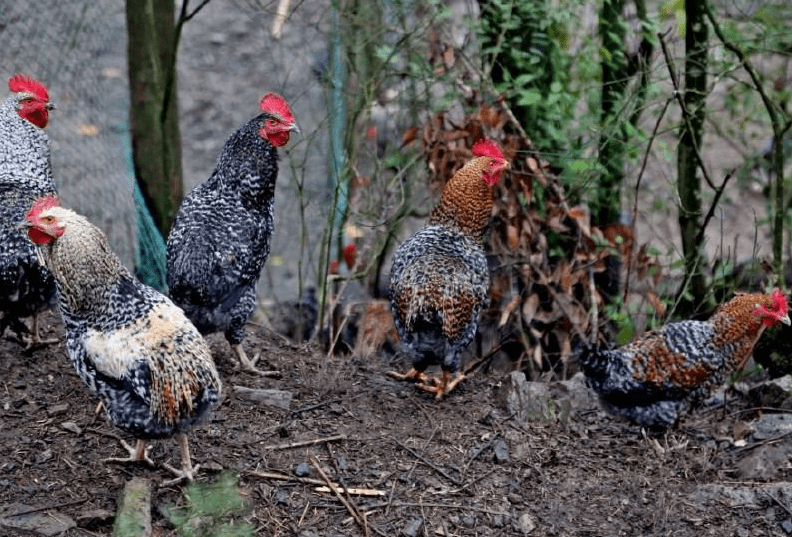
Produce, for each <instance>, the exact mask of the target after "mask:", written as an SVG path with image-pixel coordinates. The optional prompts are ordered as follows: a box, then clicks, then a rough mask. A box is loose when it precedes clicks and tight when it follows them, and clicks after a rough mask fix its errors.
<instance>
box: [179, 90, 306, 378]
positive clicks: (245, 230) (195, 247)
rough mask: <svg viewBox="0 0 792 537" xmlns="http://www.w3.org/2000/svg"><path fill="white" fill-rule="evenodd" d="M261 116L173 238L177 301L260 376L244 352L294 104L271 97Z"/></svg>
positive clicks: (234, 142) (200, 192)
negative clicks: (221, 334) (280, 154)
mask: <svg viewBox="0 0 792 537" xmlns="http://www.w3.org/2000/svg"><path fill="white" fill-rule="evenodd" d="M260 106H261V110H262V113H261V114H260V115H258V116H257V117H255V118H253V119H251V120H250V121H249V122H247V123H246V124H245V125H243V126H242V127H240V128H239V129H238V130H237V131H236V132H235V133H234V134H233V135H231V138H229V139H228V141H227V142H226V143H225V146H224V147H223V150H222V152H221V153H220V160H219V161H218V163H217V167H216V168H215V171H214V173H213V174H212V176H211V177H210V178H209V179H208V180H207V181H206V182H205V183H203V184H201V185H198V186H197V187H195V188H194V189H193V190H192V191H191V192H190V193H189V194H188V195H187V196H186V197H185V198H184V201H182V204H181V207H180V208H179V212H178V214H177V215H176V220H175V221H174V223H173V228H172V229H171V231H170V234H169V236H168V255H167V283H168V291H169V294H170V296H171V298H172V299H173V301H174V302H175V303H176V304H177V305H179V306H180V307H181V308H183V309H184V312H185V313H186V314H187V316H188V317H189V318H190V319H191V320H192V322H193V323H195V326H196V327H198V330H200V331H201V333H202V334H209V333H212V332H224V333H225V336H226V339H227V340H228V342H229V343H230V344H231V346H232V348H233V349H234V351H235V352H236V354H237V356H238V357H239V361H240V363H241V365H242V367H243V368H244V369H246V370H249V371H253V372H256V371H257V369H256V368H255V360H250V359H248V357H247V355H246V354H245V351H244V349H243V348H242V340H243V339H244V337H245V324H246V323H247V321H248V319H249V318H250V315H251V314H252V313H253V310H254V309H255V307H256V283H257V282H258V279H259V276H260V275H261V269H262V268H263V266H264V262H265V261H266V260H267V256H268V255H269V249H270V237H271V235H272V228H273V202H274V196H275V181H276V179H277V177H278V153H277V151H276V149H275V148H277V147H280V146H282V145H284V144H285V143H286V142H288V141H289V134H290V132H291V131H297V125H296V124H295V123H294V117H293V116H292V113H291V110H290V109H289V105H288V104H286V101H285V100H284V99H283V98H282V97H281V96H279V95H275V94H274V93H270V94H267V95H265V96H264V97H263V98H262V99H261V105H260Z"/></svg>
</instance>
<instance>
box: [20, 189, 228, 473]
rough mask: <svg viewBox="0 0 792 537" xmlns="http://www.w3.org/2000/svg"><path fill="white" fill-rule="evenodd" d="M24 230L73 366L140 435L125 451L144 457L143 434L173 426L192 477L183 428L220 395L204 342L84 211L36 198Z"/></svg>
mask: <svg viewBox="0 0 792 537" xmlns="http://www.w3.org/2000/svg"><path fill="white" fill-rule="evenodd" d="M26 220H27V225H28V236H29V238H30V240H31V241H32V242H33V243H35V244H36V245H37V252H38V253H39V255H40V256H41V258H42V260H43V262H44V263H45V264H46V266H47V267H48V268H49V269H50V271H51V272H52V274H53V275H54V277H55V280H56V283H57V289H58V304H59V307H60V312H61V316H62V317H63V323H64V325H65V327H66V348H67V350H68V353H69V358H70V359H71V361H72V363H73V364H74V367H75V369H76V370H77V373H78V375H79V376H80V378H82V380H83V381H84V382H85V383H86V384H87V385H88V388H89V389H90V391H91V392H92V393H94V394H95V395H97V396H98V397H99V399H100V400H101V401H102V403H103V405H104V409H105V412H106V413H107V416H108V417H109V418H110V420H111V421H112V422H113V423H114V424H115V425H116V426H118V427H119V428H121V429H123V430H124V431H126V432H128V433H130V434H131V435H133V436H135V437H136V438H137V439H138V444H137V447H136V449H132V448H130V447H129V446H126V444H124V445H125V447H127V449H129V451H130V459H122V460H144V459H145V460H147V461H148V462H151V461H149V460H148V459H147V458H146V456H145V449H144V448H145V441H146V440H148V439H155V438H169V437H172V436H175V437H176V439H177V441H178V443H179V445H180V447H181V450H182V468H181V470H176V469H175V468H171V467H170V466H167V465H166V467H167V468H168V469H169V470H170V471H172V472H174V473H175V474H176V475H177V476H178V477H179V478H187V479H192V476H193V472H194V469H193V467H192V463H191V459H190V452H189V449H188V445H187V436H186V433H187V432H188V431H189V430H190V429H191V428H192V427H193V426H194V425H195V424H197V423H199V422H200V421H202V420H204V419H206V417H207V416H208V414H209V412H210V411H211V410H213V409H214V408H215V406H216V405H217V402H218V399H219V397H220V379H219V377H218V374H217V371H216V369H215V366H214V363H213V362H212V356H211V354H210V352H209V348H208V346H207V345H206V343H205V342H204V340H203V338H202V336H201V334H200V333H199V332H198V330H197V329H196V328H195V327H194V326H193V325H192V323H190V321H189V320H188V319H187V317H185V315H184V312H183V311H182V310H181V309H180V308H178V307H177V306H176V305H174V304H173V302H171V301H170V299H168V298H167V297H166V296H164V295H162V294H161V293H159V292H157V291H155V290H154V289H152V288H150V287H147V286H145V285H143V284H141V283H139V282H138V281H137V280H135V278H134V277H133V276H132V275H131V274H130V273H129V271H127V269H126V268H124V266H123V265H122V264H121V262H120V261H119V259H118V257H116V255H115V254H113V253H112V252H111V251H110V249H109V247H108V244H107V239H106V237H105V235H104V234H103V233H102V232H101V231H100V230H99V229H98V228H96V227H95V226H94V225H92V224H91V223H90V222H89V221H88V220H87V219H86V218H85V217H83V216H80V215H78V214H76V213H74V212H73V211H70V210H68V209H64V208H62V207H59V206H58V201H57V199H56V198H54V197H47V198H42V199H40V200H38V201H37V202H36V203H35V204H34V205H33V207H32V208H31V209H30V212H29V213H28V214H27V216H26Z"/></svg>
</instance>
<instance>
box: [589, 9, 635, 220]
mask: <svg viewBox="0 0 792 537" xmlns="http://www.w3.org/2000/svg"><path fill="white" fill-rule="evenodd" d="M623 9H624V0H605V2H604V3H603V5H602V12H601V13H600V18H599V33H600V38H601V39H602V50H603V51H604V54H603V58H602V100H601V105H600V106H601V109H600V128H601V131H602V135H601V137H600V142H599V152H598V154H599V163H600V166H601V167H602V169H603V174H602V178H601V180H600V183H599V185H598V187H597V203H596V212H595V214H594V223H596V224H598V225H600V226H604V225H607V224H612V223H614V222H618V221H619V212H620V209H621V186H622V182H623V181H624V138H625V134H624V128H623V126H622V125H621V121H622V119H620V118H619V113H620V107H619V106H617V105H618V104H619V103H620V102H622V100H623V97H624V91H625V88H626V87H627V79H628V78H627V77H628V75H627V58H626V57H625V54H624V35H625V27H624V22H623V21H622V10H623ZM624 121H626V119H624Z"/></svg>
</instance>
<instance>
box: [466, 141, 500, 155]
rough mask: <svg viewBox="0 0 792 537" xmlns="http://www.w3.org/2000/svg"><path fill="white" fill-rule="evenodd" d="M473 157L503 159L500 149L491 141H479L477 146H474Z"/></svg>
mask: <svg viewBox="0 0 792 537" xmlns="http://www.w3.org/2000/svg"><path fill="white" fill-rule="evenodd" d="M473 156H474V157H492V158H501V159H502V158H503V153H502V152H501V150H500V147H498V144H496V143H495V142H493V141H491V140H479V141H478V142H476V143H475V144H473Z"/></svg>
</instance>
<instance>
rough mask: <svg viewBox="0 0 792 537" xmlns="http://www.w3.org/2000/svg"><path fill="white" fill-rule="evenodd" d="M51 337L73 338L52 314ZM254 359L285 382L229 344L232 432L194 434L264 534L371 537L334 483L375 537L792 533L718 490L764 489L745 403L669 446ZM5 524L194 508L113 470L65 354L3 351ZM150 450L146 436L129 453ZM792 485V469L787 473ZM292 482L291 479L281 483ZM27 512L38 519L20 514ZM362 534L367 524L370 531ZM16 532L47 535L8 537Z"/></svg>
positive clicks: (484, 383) (174, 452) (467, 398)
mask: <svg viewBox="0 0 792 537" xmlns="http://www.w3.org/2000/svg"><path fill="white" fill-rule="evenodd" d="M47 327H48V330H47V335H62V332H61V328H60V322H59V319H58V318H57V317H56V316H55V315H54V314H53V315H51V316H50V317H49V318H48V323H47ZM249 333H250V335H249V337H248V340H247V344H246V346H247V348H248V349H250V351H251V353H256V352H261V359H260V362H259V366H260V367H261V368H262V369H274V370H278V371H280V372H281V374H282V376H281V378H265V377H258V376H252V375H250V374H248V373H242V372H240V371H237V370H235V369H234V361H233V359H232V355H231V353H230V349H229V347H228V345H227V344H226V342H225V341H224V340H223V339H222V338H221V337H210V343H211V346H212V349H213V353H214V356H215V360H216V363H217V366H218V369H219V371H220V374H221V376H222V379H223V381H224V397H223V401H222V404H221V406H220V408H219V410H218V411H217V413H216V415H215V416H214V418H213V419H212V420H211V421H210V422H209V423H206V424H204V425H203V426H201V427H200V428H199V429H198V430H196V431H194V433H193V434H192V435H191V448H192V453H193V458H194V462H197V463H201V464H202V465H203V466H204V467H205V469H202V470H201V471H200V472H199V476H198V481H199V482H211V481H212V480H213V479H215V477H216V475H217V473H218V471H220V470H221V469H232V470H234V471H235V472H237V473H238V475H239V478H238V482H239V486H240V490H241V491H242V494H243V495H244V496H245V497H246V498H247V499H248V500H249V502H250V510H249V511H248V513H247V514H246V515H245V516H243V517H242V519H244V520H246V521H247V522H249V523H250V524H251V525H252V526H253V527H254V528H256V535H271V536H286V535H294V536H301V537H311V536H343V535H366V533H365V531H366V530H364V528H363V527H362V526H361V525H360V524H358V523H357V522H356V521H355V519H354V518H353V517H352V516H351V515H350V512H349V510H348V509H347V508H346V507H345V506H344V505H343V504H342V503H341V502H340V500H339V499H338V498H337V497H336V496H334V495H333V494H331V493H325V492H318V491H317V490H316V487H317V485H316V484H314V483H310V482H304V481H301V480H300V478H299V477H297V475H296V474H297V473H300V474H302V475H305V476H306V477H308V478H309V479H314V480H317V479H322V478H321V475H320V474H319V473H318V472H317V470H316V468H315V467H314V462H313V461H316V462H317V463H318V464H319V465H320V467H321V468H322V469H323V471H324V472H325V473H326V475H327V476H328V477H329V478H330V479H332V480H333V481H336V482H339V481H340V482H341V483H342V484H344V485H346V486H347V487H350V488H351V487H355V488H364V489H371V490H372V491H376V494H378V495H375V496H360V495H352V496H349V497H348V500H347V502H348V503H349V504H350V506H351V508H352V509H357V510H358V512H360V513H364V515H361V517H362V516H365V523H366V526H367V531H368V532H369V533H368V534H369V535H394V536H395V535H409V536H434V535H447V536H496V535H674V536H693V535H696V536H698V535H719V536H724V535H738V536H743V535H746V536H747V535H785V534H787V531H786V530H787V529H788V530H789V531H792V521H791V520H790V518H791V516H790V515H791V514H790V512H789V511H788V510H787V507H786V505H787V503H785V501H786V502H788V498H787V499H786V500H784V498H783V497H782V494H783V493H784V491H783V490H781V491H778V489H776V490H777V492H776V495H774V494H772V493H770V492H768V493H767V495H766V497H765V496H760V498H764V500H762V501H759V502H756V501H747V500H746V501H743V502H742V505H741V504H740V503H741V502H740V501H739V500H738V501H737V502H736V503H735V501H733V500H732V501H728V500H727V499H726V498H725V497H723V496H720V495H718V494H717V493H716V494H712V493H707V490H710V491H711V490H713V487H714V488H715V489H718V487H721V486H726V487H728V486H733V485H740V486H743V485H746V486H750V485H757V486H758V485H759V484H757V483H752V482H746V481H744V480H741V479H740V477H739V472H738V471H737V467H738V465H739V463H740V459H741V458H742V457H744V456H746V455H747V454H748V452H750V451H751V449H750V447H751V446H750V445H749V446H748V448H746V447H744V446H743V447H736V446H737V445H738V444H735V443H734V442H732V441H731V440H730V439H731V438H732V436H733V433H734V431H735V430H736V429H737V428H738V426H739V424H740V423H742V422H743V420H746V419H748V417H749V413H746V412H745V411H744V410H742V409H741V406H740V404H739V403H735V402H733V401H732V402H730V404H729V405H728V406H727V407H726V408H727V409H728V410H727V411H724V410H723V409H722V408H719V409H717V410H702V411H700V412H698V413H696V414H694V415H692V416H690V417H689V418H688V419H687V420H685V421H684V422H683V423H682V425H681V427H680V429H678V430H675V431H672V432H669V433H666V434H664V435H661V436H659V437H649V436H646V435H644V434H643V433H642V432H641V430H640V429H638V428H637V427H633V426H630V425H627V424H625V423H622V422H617V421H615V420H613V419H610V418H607V417H606V416H604V415H603V414H601V413H600V412H596V411H592V412H587V413H581V414H580V415H578V416H576V417H572V418H569V419H566V420H538V421H534V422H530V423H527V424H526V423H524V422H519V421H518V420H517V419H516V417H515V416H514V415H513V414H512V415H508V414H507V412H506V411H505V409H504V406H503V404H502V400H503V397H502V392H503V386H504V385H505V383H504V382H503V378H502V377H499V376H495V375H492V374H486V373H478V374H476V375H474V376H473V377H472V378H470V379H469V380H467V381H465V382H464V383H463V384H462V385H461V386H460V388H459V389H458V390H456V391H455V392H453V393H452V394H451V395H450V396H449V397H448V398H447V399H445V400H443V401H440V402H436V401H435V400H434V399H433V398H431V397H430V396H428V395H426V394H422V393H419V392H418V391H417V390H416V389H415V387H414V386H412V385H410V384H407V383H402V382H399V381H396V380H394V379H392V378H391V377H389V376H388V375H387V371H388V370H389V369H391V368H392V367H402V366H403V364H394V363H388V361H387V360H385V359H383V358H382V357H378V356H371V357H369V358H367V359H362V360H361V359H353V358H350V357H332V358H330V359H329V360H327V359H326V355H325V354H324V353H323V352H320V351H319V350H318V349H315V348H313V347H310V346H306V345H300V346H298V345H294V344H291V343H289V342H287V341H285V340H284V338H283V337H282V336H278V335H273V334H271V333H269V332H268V331H267V330H266V329H264V328H258V327H250V329H249ZM0 375H1V376H2V392H1V393H0V406H2V414H1V415H2V426H1V427H0V446H2V448H0V449H1V450H2V451H1V453H2V456H1V457H0V518H3V516H5V517H6V521H8V520H12V521H13V518H14V517H8V516H7V515H8V514H9V513H11V512H12V511H13V510H14V509H15V511H13V512H17V513H19V512H21V511H22V510H24V511H26V512H28V513H29V512H30V511H31V510H33V511H35V512H36V513H46V514H48V515H50V516H51V517H53V519H65V517H70V518H71V519H72V520H74V521H75V523H76V527H73V528H71V529H68V530H67V531H65V533H60V534H63V535H69V536H71V535H75V536H76V535H79V536H83V535H110V534H111V532H112V523H113V518H112V516H113V514H114V513H115V512H116V510H117V508H118V505H119V498H120V495H121V492H122V490H123V488H124V486H125V484H126V483H127V482H128V481H129V480H130V479H131V478H132V477H134V476H140V477H148V478H150V479H151V480H152V482H153V483H154V486H153V487H152V499H151V503H152V523H153V527H154V535H163V536H164V535H177V533H176V531H175V530H174V528H173V526H172V525H171V524H170V523H169V522H168V521H167V519H166V518H165V517H164V516H163V514H162V511H161V509H162V508H163V507H164V506H166V505H183V504H184V499H183V496H182V490H183V488H182V487H181V486H166V487H160V486H159V484H161V483H162V482H163V481H164V480H166V479H169V478H170V475H169V474H168V473H167V472H166V471H165V470H164V469H163V468H161V467H157V468H153V469H152V468H148V467H145V466H136V465H129V464H127V465H122V464H116V463H106V462H103V459H104V458H106V457H113V456H115V457H120V456H123V455H124V453H123V451H122V450H121V448H120V446H119V442H118V439H119V438H121V437H123V434H122V433H121V432H120V431H119V430H117V429H115V428H114V427H113V426H112V425H110V424H108V423H107V422H106V421H105V419H104V417H102V416H101V415H100V416H97V415H96V414H95V413H94V408H95V401H92V400H91V398H90V397H89V395H88V393H87V391H86V389H85V388H84V387H83V385H82V383H81V381H80V380H79V378H78V377H77V376H76V374H75V373H74V370H73V368H72V365H71V363H70V362H69V361H68V359H67V358H66V355H65V351H64V349H63V347H62V346H59V345H54V346H50V347H46V348H40V349H37V350H34V351H32V352H29V353H26V352H23V351H22V348H21V347H20V345H19V344H18V343H17V342H16V341H14V340H13V339H10V338H9V337H8V336H6V337H4V338H3V339H2V340H0ZM233 386H246V387H250V388H272V389H278V390H283V391H285V392H288V393H290V394H291V395H292V397H293V398H292V400H291V404H290V408H289V410H284V409H279V408H276V407H272V406H267V405H264V404H262V403H256V402H252V401H250V400H247V399H243V398H241V397H239V396H237V392H236V391H235V390H234V389H233ZM127 440H130V441H131V440H132V439H127ZM154 444H155V447H154V449H153V451H152V453H151V455H152V458H153V459H154V461H155V462H156V463H157V464H161V463H163V462H166V461H169V460H170V462H172V463H174V464H178V460H179V454H178V449H176V447H175V445H174V443H173V442H169V441H158V442H155V443H154ZM782 466H784V468H782V469H781V470H780V472H781V475H782V476H785V475H786V474H788V473H789V468H788V463H787V464H783V465H782ZM273 474H274V475H282V476H283V478H281V479H276V478H274V477H273ZM19 504H22V505H23V506H24V508H22V507H20V506H19ZM361 520H362V518H361ZM0 534H2V535H38V534H41V533H32V532H25V531H22V530H16V529H13V528H12V527H9V526H0Z"/></svg>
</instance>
